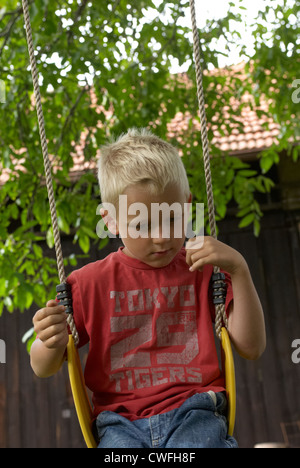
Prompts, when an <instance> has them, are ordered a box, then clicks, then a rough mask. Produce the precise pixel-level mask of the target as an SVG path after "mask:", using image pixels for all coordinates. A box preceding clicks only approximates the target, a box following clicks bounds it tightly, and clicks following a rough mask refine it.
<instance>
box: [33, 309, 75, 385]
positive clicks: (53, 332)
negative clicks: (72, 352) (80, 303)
mask: <svg viewBox="0 0 300 468" xmlns="http://www.w3.org/2000/svg"><path fill="white" fill-rule="evenodd" d="M64 309H65V308H64V306H59V305H58V304H57V303H56V302H55V301H49V302H48V303H47V307H45V308H44V309H41V310H39V311H38V312H37V313H36V314H35V316H34V318H33V324H34V330H35V332H36V333H37V336H38V338H37V340H36V341H35V342H34V343H33V345H32V347H31V350H30V360H31V367H32V369H33V371H34V373H35V374H36V375H37V376H38V377H42V378H46V377H51V376H52V375H54V374H55V373H56V372H58V371H59V369H60V368H61V366H62V364H63V362H64V360H65V351H66V347H67V344H68V340H69V334H68V328H67V322H66V314H65V312H64Z"/></svg>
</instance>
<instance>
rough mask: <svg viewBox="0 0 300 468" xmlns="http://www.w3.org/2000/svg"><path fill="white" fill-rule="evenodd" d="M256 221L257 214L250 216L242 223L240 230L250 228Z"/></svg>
mask: <svg viewBox="0 0 300 468" xmlns="http://www.w3.org/2000/svg"><path fill="white" fill-rule="evenodd" d="M254 220H255V213H250V214H248V215H247V216H245V218H243V219H242V221H241V222H240V224H239V228H245V227H247V226H249V225H250V224H251V223H253V221H254Z"/></svg>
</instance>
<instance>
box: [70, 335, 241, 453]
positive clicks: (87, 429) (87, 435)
mask: <svg viewBox="0 0 300 468" xmlns="http://www.w3.org/2000/svg"><path fill="white" fill-rule="evenodd" d="M67 355H68V371H69V378H70V384H71V389H72V394H73V399H74V404H75V408H76V413H77V417H78V421H79V425H80V428H81V431H82V435H83V437H84V440H85V443H86V446H87V447H88V448H97V445H98V444H97V442H96V441H95V438H94V435H93V431H92V414H93V410H92V407H91V403H90V400H89V398H88V394H87V391H86V386H85V382H84V376H83V372H82V367H81V362H80V359H79V354H78V350H77V348H76V346H75V344H74V339H73V337H72V336H70V338H69V344H68V348H67ZM222 355H223V359H222V360H223V370H224V372H225V381H226V392H227V398H228V434H229V435H230V436H232V435H233V431H234V424H235V414H236V388H235V370H234V361H233V354H232V349H231V343H230V339H229V336H228V332H227V330H226V328H222Z"/></svg>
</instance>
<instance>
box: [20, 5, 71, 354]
mask: <svg viewBox="0 0 300 468" xmlns="http://www.w3.org/2000/svg"><path fill="white" fill-rule="evenodd" d="M22 4H23V14H24V21H25V28H26V36H27V44H28V51H29V57H30V65H31V74H32V81H33V87H34V95H35V101H36V110H37V116H38V124H39V132H40V138H41V145H42V153H43V159H44V167H45V175H46V185H47V191H48V198H49V205H50V213H51V220H52V228H53V235H54V245H55V252H56V259H57V268H58V276H59V280H60V283H65V282H66V273H65V268H64V259H63V253H62V247H61V240H60V233H59V228H58V220H57V212H56V204H55V197H54V190H53V181H52V174H51V163H50V159H49V153H48V143H47V137H46V130H45V120H44V114H43V108H42V99H41V91H40V86H39V79H38V71H37V64H36V59H35V55H34V45H33V38H32V28H31V22H30V15H29V7H28V1H27V0H22ZM67 323H68V325H69V327H70V330H71V333H72V336H73V338H74V342H75V345H77V344H78V342H79V337H78V333H77V330H76V326H75V322H74V319H73V316H72V315H71V314H69V315H68V316H67Z"/></svg>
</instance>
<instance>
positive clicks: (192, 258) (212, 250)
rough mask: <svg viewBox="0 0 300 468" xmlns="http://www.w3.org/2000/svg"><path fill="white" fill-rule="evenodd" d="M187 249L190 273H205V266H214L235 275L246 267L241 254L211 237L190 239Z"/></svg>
mask: <svg viewBox="0 0 300 468" xmlns="http://www.w3.org/2000/svg"><path fill="white" fill-rule="evenodd" d="M185 248H186V262H187V264H188V265H189V266H190V271H196V270H199V271H203V267H204V266H205V265H213V266H217V267H219V268H221V270H224V271H226V272H227V273H229V274H230V275H233V274H235V273H237V272H238V271H239V270H240V269H242V268H245V266H246V261H245V259H244V257H243V256H242V255H241V254H240V253H239V252H237V251H236V250H235V249H233V248H231V247H229V246H228V245H226V244H223V243H222V242H220V241H218V240H217V239H214V238H213V237H210V236H206V237H195V238H194V239H190V240H189V241H188V242H187V244H186V247H185Z"/></svg>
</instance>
